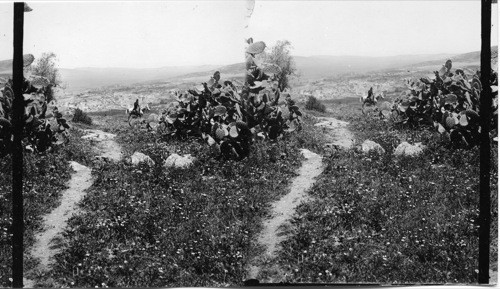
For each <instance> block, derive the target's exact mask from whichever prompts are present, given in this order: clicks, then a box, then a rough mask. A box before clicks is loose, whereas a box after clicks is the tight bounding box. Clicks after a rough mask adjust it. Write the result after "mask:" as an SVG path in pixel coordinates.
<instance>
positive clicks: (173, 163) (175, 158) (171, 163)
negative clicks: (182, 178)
mask: <svg viewBox="0 0 500 289" xmlns="http://www.w3.org/2000/svg"><path fill="white" fill-rule="evenodd" d="M194 161H195V158H194V157H192V156H191V155H190V154H187V155H184V156H180V155H178V154H171V155H170V156H169V157H168V158H167V159H166V160H165V162H163V166H164V167H166V168H171V167H175V168H187V167H189V166H191V165H192V164H193V162H194Z"/></svg>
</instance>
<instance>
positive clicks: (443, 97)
mask: <svg viewBox="0 0 500 289" xmlns="http://www.w3.org/2000/svg"><path fill="white" fill-rule="evenodd" d="M451 68H452V61H451V60H448V61H446V63H445V65H443V67H442V68H441V70H439V71H435V72H434V74H435V78H434V79H430V78H428V77H423V78H420V80H417V81H413V80H409V79H408V80H406V85H407V87H408V90H407V91H405V92H404V93H403V94H402V95H401V96H400V97H399V98H398V99H396V101H395V103H394V106H393V109H392V117H393V119H394V120H395V121H396V123H398V124H406V125H408V126H409V127H418V126H429V127H432V126H434V127H435V128H436V129H437V131H438V132H439V133H440V134H441V135H442V137H443V139H444V140H445V141H446V142H447V143H450V144H451V145H452V146H454V147H460V148H471V147H473V146H475V145H477V144H479V132H480V125H479V121H480V116H479V102H480V94H481V90H482V85H481V81H480V79H479V77H480V72H479V71H477V72H476V73H475V74H473V75H469V76H468V75H467V74H466V73H465V71H464V70H462V69H456V70H455V72H452V71H451ZM489 85H490V86H491V88H492V94H493V97H494V101H493V104H492V105H493V107H492V111H493V114H492V117H491V122H492V126H491V127H492V130H495V131H496V128H497V125H498V76H497V73H496V72H494V71H492V77H491V79H490V83H489ZM382 113H384V114H389V112H388V111H385V112H384V111H382Z"/></svg>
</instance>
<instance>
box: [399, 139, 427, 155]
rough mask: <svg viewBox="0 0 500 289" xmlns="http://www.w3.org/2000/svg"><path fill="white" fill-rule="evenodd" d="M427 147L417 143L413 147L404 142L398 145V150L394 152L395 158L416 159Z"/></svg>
mask: <svg viewBox="0 0 500 289" xmlns="http://www.w3.org/2000/svg"><path fill="white" fill-rule="evenodd" d="M424 148H425V146H424V145H422V143H415V144H414V145H411V144H409V143H407V142H405V141H404V142H402V143H400V144H399V145H398V147H397V148H396V150H394V155H395V156H411V157H415V156H418V155H420V154H421V153H423V152H424Z"/></svg>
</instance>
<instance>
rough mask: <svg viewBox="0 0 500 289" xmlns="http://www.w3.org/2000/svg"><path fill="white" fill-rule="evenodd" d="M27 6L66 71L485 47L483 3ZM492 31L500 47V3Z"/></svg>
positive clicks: (36, 36) (6, 8) (34, 32)
mask: <svg viewBox="0 0 500 289" xmlns="http://www.w3.org/2000/svg"><path fill="white" fill-rule="evenodd" d="M28 3H29V5H30V7H31V8H33V11H32V12H29V13H26V14H25V33H24V35H25V38H24V52H25V53H32V54H34V55H35V57H39V56H40V55H41V54H42V53H43V52H49V51H51V52H54V53H55V54H56V55H57V56H58V65H59V67H64V68H75V67H136V68H146V67H162V66H183V65H205V64H207V65H214V64H216V65H225V64H232V63H237V62H242V61H243V59H244V58H243V52H244V48H245V42H244V39H245V38H247V37H250V36H251V37H253V39H254V40H255V41H259V40H262V41H264V42H266V44H267V46H272V45H273V44H274V43H275V42H276V41H277V40H285V39H286V40H289V41H290V42H291V43H292V46H293V51H292V53H293V54H294V55H301V56H311V55H359V56H390V55H405V54H435V53H446V54H449V53H457V54H458V53H465V52H471V51H478V50H480V47H481V35H480V21H481V11H480V3H481V2H480V1H479V0H473V1H464V0H459V1H451V0H447V1H380V0H379V1H376V0H371V1H334V0H330V1H328V0H324V1H303V0H295V1H278V0H256V1H255V5H252V1H244V0H239V1H214V0H205V1H156V2H131V1H129V2H121V1H113V2H102V1H94V2H64V1H58V2H41V1H36V2H33V1H32V2H28ZM252 7H253V10H252ZM12 13H13V5H12V3H9V2H0V60H1V59H11V58H12V30H13V28H12V22H13V19H12ZM249 16H250V17H249ZM493 23H494V25H493V32H492V35H493V36H492V43H494V44H496V43H498V5H497V4H494V5H493Z"/></svg>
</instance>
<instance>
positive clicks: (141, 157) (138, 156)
mask: <svg viewBox="0 0 500 289" xmlns="http://www.w3.org/2000/svg"><path fill="white" fill-rule="evenodd" d="M130 161H131V163H132V165H134V166H137V165H139V164H140V163H144V162H145V163H147V164H148V165H150V166H154V165H155V162H154V161H153V160H152V159H151V158H150V157H149V156H147V155H145V154H143V153H140V152H135V153H134V154H133V155H132V156H131V157H130Z"/></svg>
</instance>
